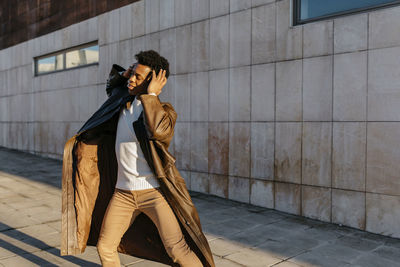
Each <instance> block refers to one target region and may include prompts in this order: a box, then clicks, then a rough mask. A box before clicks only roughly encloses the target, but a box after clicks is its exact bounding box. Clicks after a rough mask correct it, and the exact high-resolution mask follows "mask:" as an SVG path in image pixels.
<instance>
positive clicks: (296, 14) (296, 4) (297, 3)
mask: <svg viewBox="0 0 400 267" xmlns="http://www.w3.org/2000/svg"><path fill="white" fill-rule="evenodd" d="M301 1H302V0H293V2H292V4H293V22H294V23H293V26H295V25H301V24H306V23H310V22H314V21H320V20H325V19H331V18H336V17H342V16H347V15H353V14H357V13H362V12H365V11H373V10H379V9H383V8H387V7H392V6H398V5H400V0H396V2H392V3H386V4H377V5H373V6H370V7H362V8H355V9H350V10H347V11H340V12H335V13H332V14H328V15H322V16H319V17H315V18H309V19H304V20H301V19H300V7H301Z"/></svg>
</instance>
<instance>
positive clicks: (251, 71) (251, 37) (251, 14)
mask: <svg viewBox="0 0 400 267" xmlns="http://www.w3.org/2000/svg"><path fill="white" fill-rule="evenodd" d="M249 68H250V69H249V72H250V93H249V98H250V110H249V111H250V125H249V128H250V136H249V137H250V143H249V196H248V197H249V198H248V203H250V196H251V182H252V178H251V176H252V172H251V166H252V165H251V164H252V160H251V158H252V156H251V140H252V134H253V127H252V126H253V114H252V112H251V111H252V109H253V107H252V106H253V101H252V91H253V83H252V76H253V8H252V7H251V8H250V67H249Z"/></svg>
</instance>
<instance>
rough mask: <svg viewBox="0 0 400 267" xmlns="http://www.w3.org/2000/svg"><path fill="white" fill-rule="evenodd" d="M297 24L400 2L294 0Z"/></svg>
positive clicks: (374, 0)
mask: <svg viewBox="0 0 400 267" xmlns="http://www.w3.org/2000/svg"><path fill="white" fill-rule="evenodd" d="M293 3H294V9H293V10H294V21H295V24H302V23H307V22H310V21H316V20H321V19H325V18H330V17H334V16H340V15H344V14H349V13H354V12H359V11H364V10H369V9H376V8H381V7H387V6H391V5H396V4H400V1H399V0H351V1H350V0H293Z"/></svg>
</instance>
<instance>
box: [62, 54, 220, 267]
mask: <svg viewBox="0 0 400 267" xmlns="http://www.w3.org/2000/svg"><path fill="white" fill-rule="evenodd" d="M135 57H136V59H137V62H136V63H135V64H133V65H132V66H131V67H129V68H128V70H124V69H123V68H122V67H120V66H118V65H115V64H114V65H113V69H112V71H111V73H110V77H109V79H108V81H107V86H106V92H107V95H108V96H109V98H108V99H107V101H106V102H105V103H104V104H103V105H102V106H101V107H100V109H99V110H98V111H96V112H95V113H94V114H93V115H92V117H91V118H90V119H89V120H88V121H87V122H86V123H85V124H84V125H83V126H82V128H81V129H80V130H79V131H78V134H77V135H75V136H74V138H72V139H73V142H72V141H71V139H70V141H69V142H67V145H66V148H65V150H64V162H63V218H65V219H64V220H63V224H62V225H63V227H62V231H64V236H67V237H66V238H67V239H68V241H69V242H70V241H71V240H72V241H74V242H75V243H76V244H75V246H76V247H78V253H79V252H82V250H84V248H85V246H86V244H87V245H96V247H97V251H98V253H99V256H100V259H101V263H102V265H103V266H120V259H119V255H118V251H119V252H123V253H126V254H129V255H133V256H138V257H143V258H147V259H152V260H155V261H159V262H164V263H167V264H170V265H171V266H175V265H177V264H178V265H179V266H188V267H189V266H190V267H196V266H214V262H213V259H212V254H211V251H210V248H209V245H208V242H207V240H206V238H205V236H204V234H203V233H202V230H201V225H200V220H199V218H198V214H197V211H196V209H195V207H194V205H193V202H192V201H191V198H190V196H189V194H188V192H187V188H186V184H185V182H184V179H183V178H182V177H181V176H180V174H179V172H178V171H177V169H176V167H175V166H174V162H175V158H174V157H173V156H172V155H171V154H169V152H168V146H169V143H170V141H171V140H172V137H173V133H174V126H175V122H176V118H177V114H176V112H175V110H174V108H173V107H172V105H171V104H169V103H162V102H160V101H159V98H158V96H159V95H160V93H161V92H162V89H163V87H164V85H165V84H166V82H167V78H168V76H169V64H168V61H167V60H166V59H165V58H163V57H161V56H160V55H159V54H158V53H157V52H155V51H153V50H149V51H144V52H143V51H142V52H140V53H139V54H137V55H136V56H135ZM69 143H70V145H69V146H68V144H69ZM71 144H73V145H71ZM111 144H112V145H113V148H114V150H111V151H110V148H111ZM104 151H107V152H104ZM69 153H71V154H72V156H71V157H69V156H68V155H69ZM110 153H111V154H114V156H115V160H113V157H112V156H113V155H109V154H110ZM113 162H116V163H117V164H115V163H113ZM70 163H72V164H71V165H72V166H73V167H72V170H71V169H70V168H69V166H68V165H69V164H70ZM113 164H114V165H113ZM110 166H111V167H110ZM112 166H114V167H112ZM112 169H114V171H113V170H112ZM74 178H75V179H74ZM70 179H71V180H72V188H74V189H73V190H72V191H73V193H74V199H75V201H72V202H73V203H71V200H70V199H71V198H69V197H68V195H69V193H68V190H67V189H68V188H71V186H68V182H69V183H71V181H69V180H70ZM73 180H75V181H73ZM107 185H108V189H107V188H106V187H107ZM110 187H112V188H110ZM110 189H111V190H110ZM66 191H67V192H66ZM107 192H108V193H107ZM110 192H112V194H111V193H110ZM64 195H66V196H65V197H64ZM107 195H108V196H107ZM106 204H107V207H106V209H105V210H104V206H105V205H106ZM72 205H73V206H74V207H75V217H76V223H75V222H73V221H71V219H69V218H68V216H67V214H68V210H69V209H68V207H69V206H72ZM65 210H67V211H65ZM72 214H73V212H72ZM64 215H65V216H64ZM68 215H71V214H68ZM144 215H145V216H144ZM69 217H71V216H69ZM145 217H147V224H148V225H147V226H146V223H144V222H145V221H146V218H145ZM149 219H150V220H149ZM100 221H101V223H100ZM136 221H138V222H137V223H136ZM149 221H151V222H152V224H149ZM191 223H192V224H191ZM64 225H65V227H64ZM154 226H155V227H154ZM71 228H76V229H77V230H76V236H77V237H75V236H74V235H72V236H71V235H70V234H69V233H65V232H67V231H68V229H69V230H71ZM154 228H155V229H156V230H157V233H154ZM139 230H140V232H139ZM62 234H63V233H62ZM160 240H161V242H162V247H161V246H160V244H159V243H160ZM74 242H72V243H74ZM157 242H158V243H157ZM65 243H67V244H65ZM70 243H71V242H70ZM62 244H63V242H62ZM64 244H65V247H64V249H66V250H68V249H71V247H70V245H69V243H68V242H64ZM163 251H164V254H165V252H166V253H167V254H168V256H169V259H168V260H165V255H164V256H163V255H162V253H163ZM61 253H62V255H63V254H64V255H70V254H75V253H76V251H75V253H73V252H71V253H69V252H68V251H63V245H62V252H61ZM163 257H164V258H163Z"/></svg>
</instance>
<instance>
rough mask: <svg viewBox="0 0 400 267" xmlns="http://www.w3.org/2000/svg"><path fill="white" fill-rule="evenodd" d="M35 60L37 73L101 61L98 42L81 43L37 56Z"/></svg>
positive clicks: (78, 66)
mask: <svg viewBox="0 0 400 267" xmlns="http://www.w3.org/2000/svg"><path fill="white" fill-rule="evenodd" d="M34 61H35V75H41V74H46V73H51V72H57V71H62V70H68V69H74V68H80V67H83V66H90V65H94V64H98V62H99V46H98V44H97V42H95V43H89V44H85V45H80V46H78V47H73V48H70V49H66V50H63V51H58V52H55V53H51V54H48V55H44V56H40V57H36V58H35V59H34Z"/></svg>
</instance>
